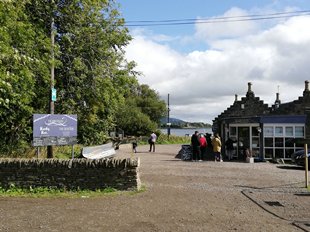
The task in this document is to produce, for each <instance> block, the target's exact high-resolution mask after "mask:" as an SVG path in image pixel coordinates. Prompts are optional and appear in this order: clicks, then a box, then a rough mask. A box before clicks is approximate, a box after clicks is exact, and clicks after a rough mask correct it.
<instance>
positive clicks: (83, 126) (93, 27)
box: [27, 0, 136, 144]
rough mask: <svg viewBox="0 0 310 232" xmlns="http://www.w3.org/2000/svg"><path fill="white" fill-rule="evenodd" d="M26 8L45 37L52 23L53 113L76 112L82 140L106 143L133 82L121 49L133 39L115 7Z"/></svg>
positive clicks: (56, 4) (92, 1)
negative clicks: (125, 95) (53, 54)
mask: <svg viewBox="0 0 310 232" xmlns="http://www.w3.org/2000/svg"><path fill="white" fill-rule="evenodd" d="M27 9H28V14H29V16H31V21H32V22H33V23H35V24H39V25H41V28H42V29H43V30H45V31H46V36H48V35H49V33H50V28H49V26H50V24H51V20H52V19H53V20H54V22H55V30H56V32H57V33H56V40H55V41H56V44H57V47H56V50H57V54H56V60H57V62H56V71H55V79H56V83H55V87H56V89H57V90H58V99H57V102H56V103H55V113H73V114H77V115H78V121H79V123H78V126H79V128H78V139H79V141H80V142H81V143H83V144H98V143H103V142H105V141H106V139H107V136H108V131H110V130H112V129H113V128H114V127H115V115H116V112H117V111H118V110H119V107H120V106H122V105H123V104H124V94H125V93H126V92H127V91H128V90H129V88H130V85H131V83H135V82H136V78H135V76H134V75H132V74H134V72H133V71H132V69H133V67H134V66H133V65H132V64H131V63H129V64H128V63H127V62H126V60H125V59H124V51H123V47H124V46H125V45H127V44H128V42H129V40H130V39H131V37H130V36H129V34H128V30H127V29H126V28H125V27H124V26H123V25H124V20H123V19H122V18H121V17H120V15H119V12H118V11H117V6H116V5H115V3H114V1H106V0H83V1H78V0H71V1H70V0H69V1H61V0H55V1H41V0H32V1H30V2H29V5H28V8H27Z"/></svg>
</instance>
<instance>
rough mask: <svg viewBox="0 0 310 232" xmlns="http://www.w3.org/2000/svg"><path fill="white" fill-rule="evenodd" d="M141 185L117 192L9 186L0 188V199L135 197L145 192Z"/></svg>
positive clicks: (109, 189)
mask: <svg viewBox="0 0 310 232" xmlns="http://www.w3.org/2000/svg"><path fill="white" fill-rule="evenodd" d="M145 191H146V188H145V186H143V185H142V187H141V188H140V190H131V191H119V190H116V189H114V188H105V189H97V190H79V189H78V190H66V189H59V188H48V187H35V188H34V187H29V188H19V187H15V186H14V185H11V186H10V187H9V188H2V187H0V197H25V198H94V197H102V196H117V195H121V194H129V195H135V194H138V193H142V192H145Z"/></svg>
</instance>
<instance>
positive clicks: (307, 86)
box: [305, 81, 309, 92]
mask: <svg viewBox="0 0 310 232" xmlns="http://www.w3.org/2000/svg"><path fill="white" fill-rule="evenodd" d="M305 91H307V92H309V81H305Z"/></svg>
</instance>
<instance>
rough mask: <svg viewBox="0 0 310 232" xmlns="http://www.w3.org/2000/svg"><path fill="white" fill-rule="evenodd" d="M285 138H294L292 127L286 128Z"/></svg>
mask: <svg viewBox="0 0 310 232" xmlns="http://www.w3.org/2000/svg"><path fill="white" fill-rule="evenodd" d="M285 136H286V137H293V136H294V130H293V127H292V126H286V127H285Z"/></svg>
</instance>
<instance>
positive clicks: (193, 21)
mask: <svg viewBox="0 0 310 232" xmlns="http://www.w3.org/2000/svg"><path fill="white" fill-rule="evenodd" d="M302 15H310V10H303V11H291V12H278V13H272V14H256V15H240V16H227V17H216V18H205V19H169V20H139V21H127V22H126V23H125V26H127V27H138V26H173V25H187V24H202V23H227V22H242V21H255V20H267V19H278V18H287V17H294V16H302Z"/></svg>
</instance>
